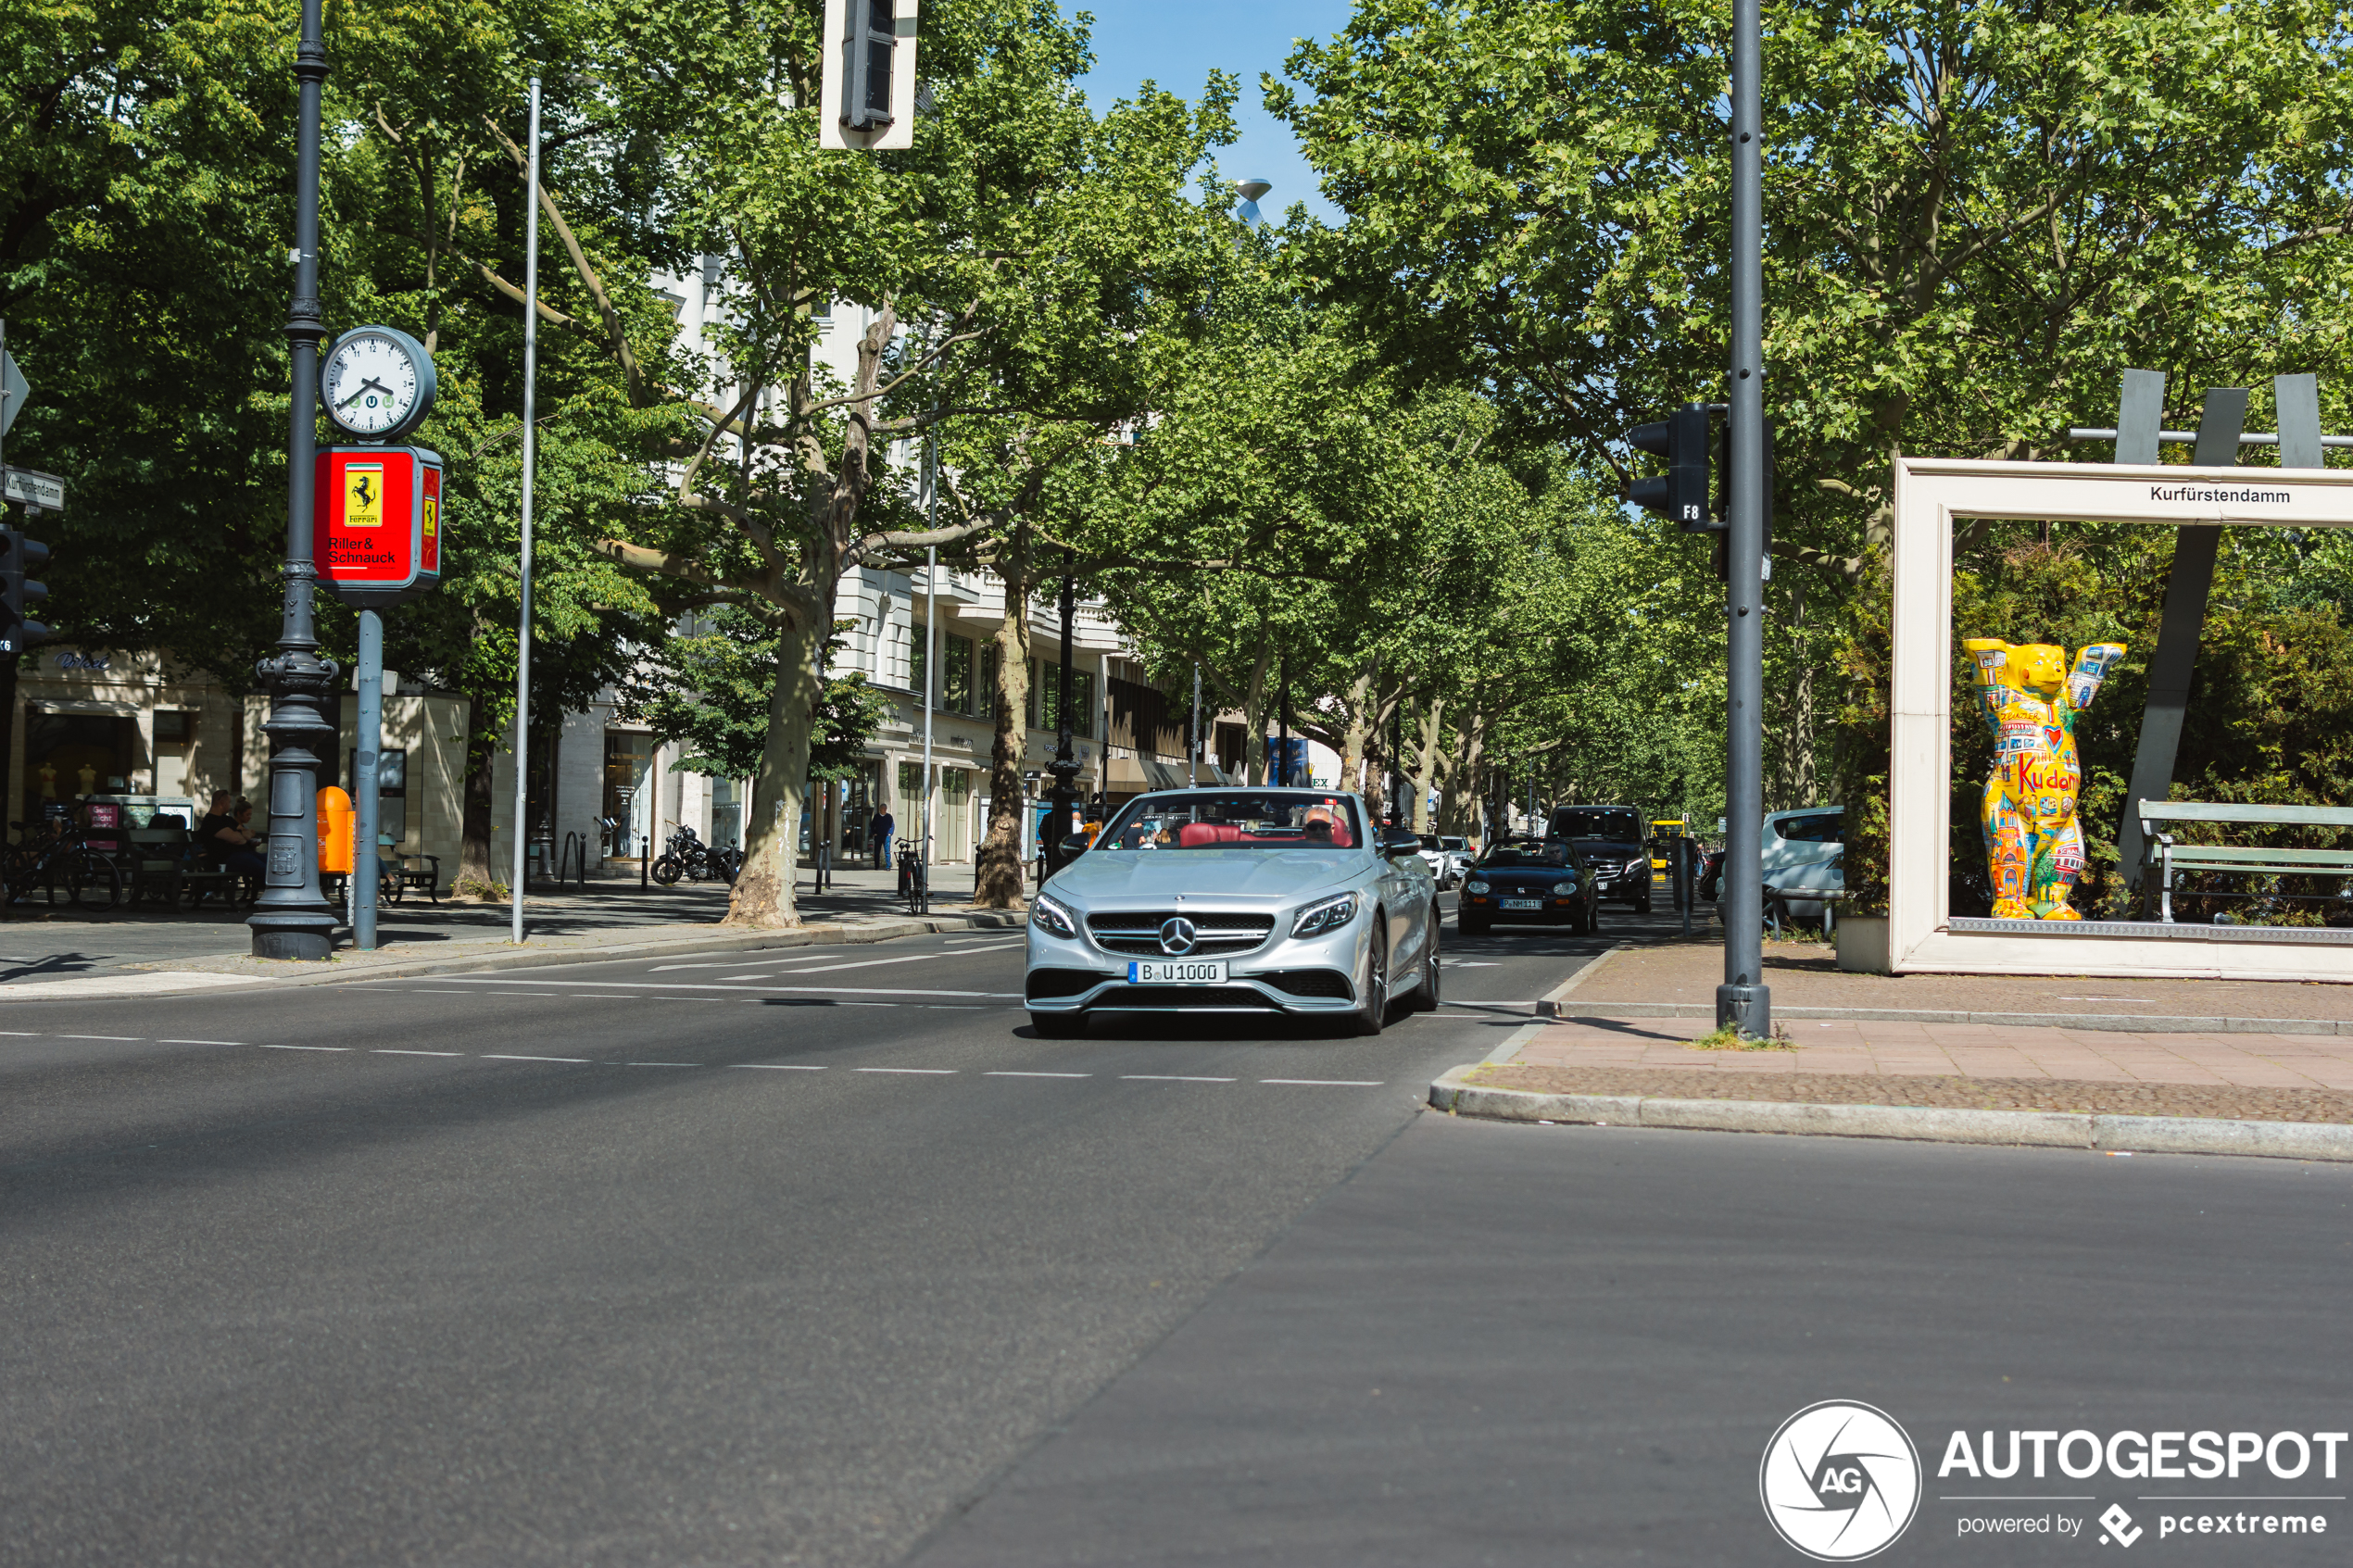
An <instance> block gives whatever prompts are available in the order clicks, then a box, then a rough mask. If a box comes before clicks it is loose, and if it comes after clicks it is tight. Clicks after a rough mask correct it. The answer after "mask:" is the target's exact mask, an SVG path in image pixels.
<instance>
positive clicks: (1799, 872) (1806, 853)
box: [1699, 806, 1846, 920]
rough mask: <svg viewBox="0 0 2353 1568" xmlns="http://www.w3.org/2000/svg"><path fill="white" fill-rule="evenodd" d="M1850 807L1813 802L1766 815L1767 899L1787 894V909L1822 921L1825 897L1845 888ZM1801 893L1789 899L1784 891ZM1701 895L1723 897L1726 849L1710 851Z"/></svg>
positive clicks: (1704, 865)
mask: <svg viewBox="0 0 2353 1568" xmlns="http://www.w3.org/2000/svg"><path fill="white" fill-rule="evenodd" d="M1845 816H1846V808H1845V807H1843V806H1808V807H1806V808H1804V809H1799V810H1794V811H1775V812H1773V813H1771V814H1770V815H1769V816H1768V817H1767V818H1766V819H1765V839H1764V843H1763V845H1762V846H1761V848H1760V854H1759V859H1761V860H1762V862H1763V865H1764V872H1765V878H1764V880H1765V897H1766V899H1767V901H1768V902H1770V901H1771V900H1773V899H1775V898H1783V899H1784V904H1783V913H1784V914H1786V915H1787V916H1789V917H1790V918H1792V919H1800V920H1818V919H1820V918H1821V915H1822V903H1823V899H1824V897H1825V896H1826V895H1827V896H1828V897H1832V898H1835V897H1837V896H1838V895H1839V894H1841V893H1843V892H1844V891H1845V890H1846V879H1845V875H1844V873H1843V872H1842V871H1841V870H1840V860H1841V858H1842V857H1843V855H1844V853H1845V850H1846V846H1845V845H1844V844H1843V842H1841V839H1840V834H1842V832H1843V823H1844V822H1845ZM1788 894H1794V895H1795V896H1796V897H1794V898H1793V899H1792V898H1787V897H1785V895H1788ZM1699 896H1700V897H1703V898H1706V899H1709V900H1711V901H1714V900H1718V899H1720V898H1722V897H1723V896H1724V850H1723V847H1722V846H1720V845H1719V846H1718V847H1716V848H1714V849H1711V850H1708V851H1707V853H1706V858H1705V860H1704V861H1703V862H1702V865H1701V869H1700V875H1699Z"/></svg>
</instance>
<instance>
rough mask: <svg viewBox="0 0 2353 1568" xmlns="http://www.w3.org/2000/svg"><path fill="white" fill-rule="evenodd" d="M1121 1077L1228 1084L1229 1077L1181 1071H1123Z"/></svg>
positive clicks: (1156, 1081) (1148, 1081)
mask: <svg viewBox="0 0 2353 1568" xmlns="http://www.w3.org/2000/svg"><path fill="white" fill-rule="evenodd" d="M1120 1077H1122V1078H1123V1079H1128V1080H1132V1081H1133V1082H1136V1083H1139V1084H1230V1083H1232V1082H1233V1080H1232V1079H1231V1078H1196V1077H1193V1076H1191V1075H1189V1074H1188V1073H1121V1074H1120Z"/></svg>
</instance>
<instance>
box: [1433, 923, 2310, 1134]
mask: <svg viewBox="0 0 2353 1568" xmlns="http://www.w3.org/2000/svg"><path fill="white" fill-rule="evenodd" d="M1722 954H1723V949H1722V947H1721V946H1720V944H1718V943H1715V942H1661V943H1653V944H1644V945H1639V946H1629V947H1621V948H1619V949H1617V950H1616V951H1613V952H1611V953H1609V954H1606V955H1604V957H1603V958H1602V959H1601V960H1596V962H1594V963H1593V964H1592V965H1590V966H1589V967H1588V968H1587V969H1586V970H1585V971H1584V972H1580V973H1579V975H1578V976H1576V977H1574V978H1573V979H1572V980H1571V981H1570V982H1569V983H1568V984H1567V985H1565V986H1564V987H1563V988H1562V989H1561V990H1560V991H1558V992H1556V993H1555V994H1554V998H1548V1002H1549V1003H1550V1005H1551V1008H1552V1010H1554V1012H1555V1013H1556V1014H1557V1016H1555V1017H1554V1018H1552V1019H1551V1020H1549V1021H1548V1022H1539V1023H1535V1024H1531V1025H1529V1026H1528V1027H1527V1028H1525V1029H1523V1030H1521V1031H1520V1032H1518V1034H1516V1035H1514V1037H1513V1039H1512V1041H1511V1042H1509V1044H1508V1047H1507V1048H1506V1049H1505V1050H1504V1051H1500V1052H1499V1053H1498V1054H1497V1056H1496V1057H1495V1058H1491V1060H1489V1061H1487V1062H1486V1063H1483V1064H1481V1065H1480V1066H1479V1067H1478V1068H1477V1069H1476V1070H1475V1071H1469V1072H1467V1073H1465V1075H1464V1077H1463V1079H1462V1082H1464V1083H1465V1084H1466V1085H1480V1086H1484V1087H1488V1088H1495V1089H1513V1090H1519V1091H1523V1092H1526V1093H1530V1094H1543V1095H1572V1096H1617V1097H1629V1096H1631V1097H1660V1098H1675V1099H1686V1100H1694V1101H1703V1100H1704V1101H1751V1102H1755V1101H1771V1102H1779V1103H1781V1104H1812V1105H1831V1106H1874V1105H1875V1106H1921V1107H1942V1108H1951V1109H1957V1110H2006V1111H2049V1112H2067V1113H2070V1114H2076V1115H2095V1116H2099V1115H2108V1116H2138V1117H2195V1118H2213V1119H2223V1120H2235V1121H2255V1122H2298V1123H2353V1024H2348V1023H2347V1022H2345V1021H2347V1020H2353V986H2341V985H2307V984H2300V983H2288V982H2261V981H2257V982H2241V981H2212V980H2161V981H2137V982H2135V981H2115V980H2099V981H2086V980H2082V979H2070V978H2066V977H2027V978H2018V977H1961V976H1951V975H1919V976H1909V975H1907V976H1888V975H1869V974H1842V973H1840V972H1838V971H1837V969H1836V968H1835V965H1834V961H1833V959H1832V956H1831V952H1830V950H1829V949H1828V948H1826V947H1820V946H1818V945H1814V944H1798V943H1776V944H1771V945H1769V946H1768V949H1767V958H1766V980H1767V983H1768V985H1771V986H1772V989H1773V1004H1774V1010H1775V1020H1776V1038H1775V1039H1774V1040H1772V1041H1770V1042H1757V1043H1754V1044H1752V1045H1751V1046H1749V1047H1746V1048H1732V1049H1702V1048H1699V1047H1696V1046H1695V1045H1694V1042H1695V1041H1697V1040H1699V1039H1701V1038H1703V1037H1705V1036H1706V1035H1709V1034H1710V1033H1711V1032H1712V1030H1713V1028H1714V1019H1713V1017H1712V1016H1710V1015H1712V1013H1713V1011H1714V1006H1713V1004H1714V997H1715V989H1716V986H1717V985H1718V984H1720V983H1721V980H1722V976H1723V967H1722V965H1723V957H1722ZM1806 1010H1823V1011H1835V1012H1837V1013H1839V1014H1841V1016H1838V1017H1834V1018H1829V1019H1824V1018H1818V1017H1804V1016H1798V1015H1799V1014H1801V1013H1803V1012H1804V1011H1806ZM1874 1012H1877V1013H1879V1014H1881V1016H1876V1017H1875V1016H1872V1014H1873V1013H1874ZM1970 1013H1975V1014H1977V1015H1978V1019H1977V1020H1976V1021H1970V1020H1969V1018H1968V1016H1967V1015H1969V1014H1970ZM1677 1014H1683V1015H1693V1014H1696V1015H1698V1016H1676V1015H1677ZM1987 1014H1994V1015H2003V1016H2001V1017H1999V1018H1997V1019H1995V1020H1994V1021H1987V1020H1986V1019H1985V1015H1987ZM1906 1015H1909V1016H1906ZM1940 1015H1943V1016H1940ZM2141 1019H2145V1020H2147V1021H2148V1024H2147V1026H2146V1027H2144V1028H2135V1027H2134V1026H2133V1024H2134V1022H2135V1021H2136V1020H2141ZM2070 1021H2072V1024H2071V1026H2070ZM2266 1022H2271V1023H2275V1024H2276V1025H2277V1027H2276V1028H2275V1029H2266V1028H2265V1027H2264V1025H2265V1023H2266ZM2339 1027H2345V1028H2347V1030H2348V1032H2347V1033H2342V1034H2340V1033H2338V1032H2337V1031H2338V1029H2339Z"/></svg>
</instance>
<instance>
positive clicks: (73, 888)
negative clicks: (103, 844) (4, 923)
mask: <svg viewBox="0 0 2353 1568" xmlns="http://www.w3.org/2000/svg"><path fill="white" fill-rule="evenodd" d="M9 825H10V826H11V827H16V828H22V827H23V826H24V824H23V823H22V822H12V823H10V824H9ZM60 882H62V883H63V884H65V889H66V901H67V902H68V903H69V904H70V905H72V906H73V907H74V908H75V909H80V910H82V911H83V912H84V913H87V914H103V913H105V912H106V911H107V910H108V909H113V908H114V907H115V906H116V905H118V904H120V903H121V902H122V871H121V869H120V867H118V866H117V865H116V864H115V863H114V861H113V860H112V859H109V858H108V857H107V856H105V855H102V854H100V853H99V852H98V851H97V850H95V849H93V848H91V847H89V846H88V845H86V844H83V843H82V841H81V840H80V839H78V838H76V837H75V836H73V834H70V833H69V832H67V831H66V829H65V826H64V824H63V823H59V824H57V826H56V827H54V828H53V829H52V830H51V832H50V834H49V837H48V838H47V840H46V841H45V842H44V841H33V842H22V841H20V842H19V843H16V844H12V845H10V846H9V847H8V859H7V870H6V873H5V876H0V883H5V885H6V889H7V901H8V902H9V903H10V904H21V903H23V902H24V901H25V900H26V899H28V898H30V897H31V896H32V890H33V888H34V886H35V885H36V884H38V885H39V886H41V887H43V888H44V889H45V890H46V891H47V893H48V895H49V902H50V904H51V905H52V906H54V905H55V904H56V903H57V884H59V883H60Z"/></svg>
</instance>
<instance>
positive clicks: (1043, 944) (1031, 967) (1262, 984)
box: [1022, 909, 1396, 1014]
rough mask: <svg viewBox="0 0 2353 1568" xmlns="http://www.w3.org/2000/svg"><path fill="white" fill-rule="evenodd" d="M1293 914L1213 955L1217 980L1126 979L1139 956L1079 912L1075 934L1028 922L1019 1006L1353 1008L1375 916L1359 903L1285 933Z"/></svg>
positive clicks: (1179, 1009) (1199, 1009) (1054, 1008)
mask: <svg viewBox="0 0 2353 1568" xmlns="http://www.w3.org/2000/svg"><path fill="white" fill-rule="evenodd" d="M1291 916H1292V911H1290V910H1285V911H1283V912H1282V913H1281V915H1280V916H1279V917H1278V918H1277V923H1276V928H1275V933H1274V935H1270V936H1268V937H1267V939H1266V940H1265V942H1262V943H1261V944H1259V945H1258V946H1257V947H1254V948H1252V949H1250V950H1249V951H1246V952H1241V953H1233V954H1224V955H1216V957H1217V959H1218V961H1221V962H1223V963H1224V964H1225V965H1226V984H1224V985H1129V984H1128V983H1127V965H1128V962H1129V960H1132V959H1135V958H1139V957H1141V956H1143V955H1140V954H1134V953H1121V952H1114V951H1113V950H1111V949H1109V948H1106V947H1101V946H1100V945H1099V944H1098V943H1097V942H1096V941H1095V939H1094V937H1093V936H1092V935H1090V934H1089V933H1088V931H1087V930H1086V917H1085V916H1084V915H1083V914H1082V915H1080V916H1079V926H1080V929H1079V934H1078V935H1076V936H1055V935H1051V934H1050V933H1048V932H1045V931H1041V930H1039V929H1038V925H1037V923H1036V922H1031V924H1030V925H1029V928H1028V932H1029V948H1028V955H1027V956H1028V963H1027V964H1026V967H1025V971H1024V974H1023V984H1022V1000H1023V1004H1024V1005H1025V1006H1026V1007H1027V1008H1028V1009H1029V1010H1030V1011H1032V1012H1063V1013H1070V1012H1286V1013H1309V1014H1313V1013H1323V1014H1331V1013H1344V1012H1349V1011H1353V1010H1354V1009H1355V1007H1356V998H1357V997H1358V996H1359V995H1360V994H1361V992H1362V988H1363V986H1364V984H1365V963H1366V954H1367V948H1368V944H1369V942H1370V939H1371V935H1372V930H1373V921H1374V920H1375V919H1377V918H1378V916H1377V915H1375V914H1374V913H1373V912H1372V911H1371V910H1370V909H1361V910H1359V911H1358V913H1357V916H1356V918H1355V919H1354V920H1353V921H1350V922H1348V923H1347V924H1346V925H1344V926H1342V927H1340V929H1339V930H1338V931H1327V932H1321V933H1318V934H1317V935H1314V936H1304V937H1294V936H1290V935H1285V933H1286V932H1287V931H1288V929H1289V926H1290V920H1291ZM1395 988H1396V987H1395V977H1394V976H1392V977H1391V981H1390V989H1391V990H1392V991H1393V990H1394V989H1395Z"/></svg>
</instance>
